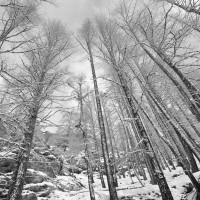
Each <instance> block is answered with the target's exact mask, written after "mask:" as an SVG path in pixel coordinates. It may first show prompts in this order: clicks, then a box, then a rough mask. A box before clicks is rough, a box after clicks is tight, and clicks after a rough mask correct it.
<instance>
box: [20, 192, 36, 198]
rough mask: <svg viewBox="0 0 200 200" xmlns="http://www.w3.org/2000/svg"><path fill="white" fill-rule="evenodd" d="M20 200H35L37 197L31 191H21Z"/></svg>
mask: <svg viewBox="0 0 200 200" xmlns="http://www.w3.org/2000/svg"><path fill="white" fill-rule="evenodd" d="M22 200H37V196H36V194H35V193H34V192H31V191H26V190H25V191H23V193H22Z"/></svg>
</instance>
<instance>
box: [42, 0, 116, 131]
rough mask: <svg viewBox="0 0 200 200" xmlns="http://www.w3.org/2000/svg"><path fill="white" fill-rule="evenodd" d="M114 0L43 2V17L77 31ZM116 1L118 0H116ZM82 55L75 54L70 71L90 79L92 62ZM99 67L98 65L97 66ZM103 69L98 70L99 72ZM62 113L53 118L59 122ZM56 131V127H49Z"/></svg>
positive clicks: (106, 9) (108, 6)
mask: <svg viewBox="0 0 200 200" xmlns="http://www.w3.org/2000/svg"><path fill="white" fill-rule="evenodd" d="M112 2H113V0H56V6H52V5H48V4H43V6H42V17H44V18H45V19H58V20H60V21H61V22H62V23H63V25H64V26H65V27H66V28H68V29H70V30H71V31H73V32H76V31H77V30H78V29H79V28H80V27H81V25H82V23H83V21H84V20H85V19H86V18H92V17H93V16H94V15H95V14H97V13H104V12H108V11H109V9H110V8H111V5H112V4H113V3H112ZM115 2H116V0H115ZM80 60H81V59H80V57H78V56H73V59H72V60H71V62H70V63H69V66H70V68H69V69H70V71H71V72H73V73H75V74H81V73H84V74H85V75H86V76H87V77H88V79H89V80H91V79H92V74H91V70H90V64H89V62H88V61H80ZM96 68H97V69H99V67H98V66H96ZM100 71H101V70H97V72H98V74H99V73H100ZM60 119H61V115H60V114H56V115H54V117H52V118H51V120H52V121H53V122H54V123H56V124H57V123H59V121H60ZM47 130H49V131H50V132H55V131H56V129H55V128H48V129H47Z"/></svg>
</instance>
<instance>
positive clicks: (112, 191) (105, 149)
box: [87, 44, 118, 200]
mask: <svg viewBox="0 0 200 200" xmlns="http://www.w3.org/2000/svg"><path fill="white" fill-rule="evenodd" d="M87 46H88V51H89V57H90V64H91V70H92V76H93V83H94V90H95V98H96V104H97V114H98V122H99V128H100V135H101V145H102V151H103V158H104V165H105V169H106V175H107V181H108V188H109V193H110V200H118V196H117V190H116V187H115V183H114V178H113V175H112V170H111V167H110V162H109V152H108V145H107V139H106V131H105V125H104V120H103V113H102V108H101V102H100V98H99V95H100V94H99V90H98V85H97V78H96V73H95V67H94V61H93V56H92V51H91V47H90V44H87Z"/></svg>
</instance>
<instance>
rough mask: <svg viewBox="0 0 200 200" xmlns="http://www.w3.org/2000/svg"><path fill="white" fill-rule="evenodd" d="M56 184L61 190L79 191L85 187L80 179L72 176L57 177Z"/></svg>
mask: <svg viewBox="0 0 200 200" xmlns="http://www.w3.org/2000/svg"><path fill="white" fill-rule="evenodd" d="M56 185H57V187H58V189H59V190H61V191H79V190H81V189H83V188H84V187H85V186H84V185H83V184H82V183H81V182H80V181H79V180H78V179H74V178H72V177H70V176H68V177H66V176H59V177H57V178H56Z"/></svg>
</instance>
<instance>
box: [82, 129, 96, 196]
mask: <svg viewBox="0 0 200 200" xmlns="http://www.w3.org/2000/svg"><path fill="white" fill-rule="evenodd" d="M81 130H82V132H83V139H84V144H85V154H86V158H85V161H86V163H87V175H88V186H89V191H90V199H91V200H95V193H94V186H93V183H94V180H93V174H92V173H93V172H92V167H91V164H90V154H89V150H88V141H87V134H86V132H85V130H83V129H82V128H81Z"/></svg>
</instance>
